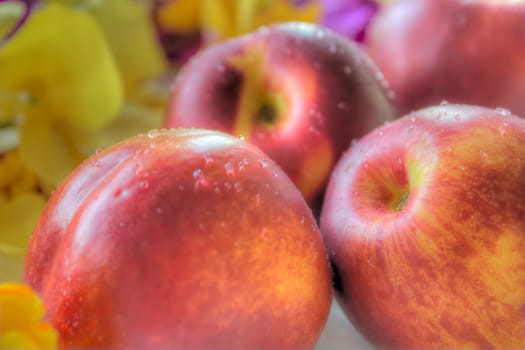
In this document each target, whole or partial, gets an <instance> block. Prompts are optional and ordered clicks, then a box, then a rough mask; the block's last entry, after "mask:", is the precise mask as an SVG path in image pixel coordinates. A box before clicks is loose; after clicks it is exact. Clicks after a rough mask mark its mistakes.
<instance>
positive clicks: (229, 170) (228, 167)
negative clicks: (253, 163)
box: [224, 163, 235, 175]
mask: <svg viewBox="0 0 525 350" xmlns="http://www.w3.org/2000/svg"><path fill="white" fill-rule="evenodd" d="M224 169H225V170H226V174H227V175H233V174H234V173H235V171H234V170H233V166H232V165H231V163H225V164H224Z"/></svg>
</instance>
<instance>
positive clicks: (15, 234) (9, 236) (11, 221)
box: [0, 192, 46, 277]
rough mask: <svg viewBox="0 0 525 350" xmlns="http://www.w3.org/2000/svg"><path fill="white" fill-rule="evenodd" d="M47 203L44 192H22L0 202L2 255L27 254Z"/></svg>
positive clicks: (0, 243)
mask: <svg viewBox="0 0 525 350" xmlns="http://www.w3.org/2000/svg"><path fill="white" fill-rule="evenodd" d="M45 203H46V198H45V197H44V196H43V195H42V194H39V193H33V192H26V193H21V194H19V195H17V196H15V197H13V198H12V199H10V200H9V201H7V202H5V203H0V255H5V254H9V255H18V256H22V257H23V256H24V255H25V252H26V249H27V244H28V243H29V238H30V236H31V233H32V232H33V229H34V228H35V225H36V222H37V221H38V218H39V216H40V214H41V212H42V210H43V209H44V206H45ZM0 271H1V270H0ZM0 277H1V276H0Z"/></svg>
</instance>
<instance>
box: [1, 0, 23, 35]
mask: <svg viewBox="0 0 525 350" xmlns="http://www.w3.org/2000/svg"><path fill="white" fill-rule="evenodd" d="M24 8H25V6H24V4H23V3H21V2H16V1H15V2H13V1H9V2H4V3H0V41H1V40H2V38H3V37H5V36H6V35H7V34H9V33H10V32H11V29H13V26H14V25H15V24H16V22H17V21H18V19H19V18H20V17H22V15H23V14H24Z"/></svg>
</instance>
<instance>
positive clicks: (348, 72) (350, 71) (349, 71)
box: [344, 66, 352, 75]
mask: <svg viewBox="0 0 525 350" xmlns="http://www.w3.org/2000/svg"><path fill="white" fill-rule="evenodd" d="M344 72H345V74H346V75H350V74H352V67H350V66H345V68H344Z"/></svg>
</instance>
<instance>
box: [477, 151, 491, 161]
mask: <svg viewBox="0 0 525 350" xmlns="http://www.w3.org/2000/svg"><path fill="white" fill-rule="evenodd" d="M479 156H480V157H481V160H482V161H483V162H487V161H488V160H489V156H488V154H487V152H485V151H484V150H480V151H479Z"/></svg>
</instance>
